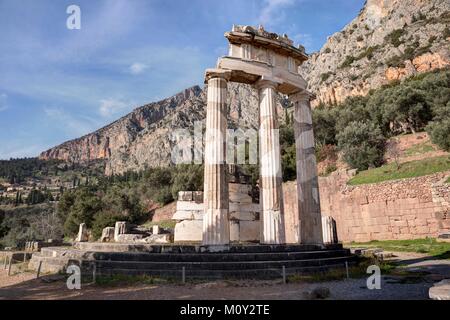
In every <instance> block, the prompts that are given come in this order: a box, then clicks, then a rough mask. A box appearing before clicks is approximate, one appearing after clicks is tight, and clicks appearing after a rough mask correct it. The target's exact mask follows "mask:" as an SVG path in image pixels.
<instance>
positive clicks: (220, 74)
mask: <svg viewBox="0 0 450 320" xmlns="http://www.w3.org/2000/svg"><path fill="white" fill-rule="evenodd" d="M214 78H221V79H224V80H226V81H229V80H230V79H231V71H230V70H225V69H206V71H205V83H208V81H209V80H211V79H214Z"/></svg>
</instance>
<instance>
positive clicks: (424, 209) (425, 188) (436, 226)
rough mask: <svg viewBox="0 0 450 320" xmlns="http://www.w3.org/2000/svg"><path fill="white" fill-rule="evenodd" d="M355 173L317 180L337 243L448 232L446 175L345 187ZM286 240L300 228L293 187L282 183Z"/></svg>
mask: <svg viewBox="0 0 450 320" xmlns="http://www.w3.org/2000/svg"><path fill="white" fill-rule="evenodd" d="M353 175H354V171H353V170H349V171H338V172H334V173H333V174H331V175H330V176H328V177H320V178H319V188H320V203H321V210H322V215H323V216H324V215H326V216H332V217H333V218H334V219H335V220H336V225H337V233H338V238H339V240H340V241H344V242H349V241H370V240H390V239H414V238H425V237H437V236H438V234H439V233H441V232H445V231H449V230H450V184H448V183H445V180H446V179H447V177H448V176H450V171H448V172H444V173H437V174H433V175H429V176H423V177H418V178H410V179H402V180H393V181H386V182H381V183H376V184H366V185H358V186H348V185H347V184H346V182H347V181H348V180H349V179H350V178H351V177H352V176H353ZM283 192H284V197H285V207H286V208H287V209H289V210H286V221H287V224H286V227H287V232H286V233H287V235H288V240H290V241H293V240H294V241H295V239H296V232H297V231H296V230H297V228H298V218H297V217H296V215H295V212H296V210H295V209H296V202H297V199H296V185H295V182H288V183H285V184H284V185H283Z"/></svg>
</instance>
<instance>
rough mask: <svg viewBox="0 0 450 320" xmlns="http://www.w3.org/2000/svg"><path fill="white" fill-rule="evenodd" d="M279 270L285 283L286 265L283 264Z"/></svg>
mask: <svg viewBox="0 0 450 320" xmlns="http://www.w3.org/2000/svg"><path fill="white" fill-rule="evenodd" d="M281 272H282V274H283V283H284V284H286V267H285V266H283V267H282V269H281Z"/></svg>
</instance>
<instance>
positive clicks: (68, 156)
mask: <svg viewBox="0 0 450 320" xmlns="http://www.w3.org/2000/svg"><path fill="white" fill-rule="evenodd" d="M286 103H287V102H286V100H285V99H284V98H283V97H282V96H279V97H278V102H277V105H278V113H279V116H280V121H283V118H284V112H282V110H283V107H282V106H283V105H285V104H286ZM228 105H229V112H228V122H229V123H228V127H229V128H257V127H258V118H259V115H258V97H257V92H256V91H255V89H253V88H252V87H250V86H248V85H242V84H236V83H230V84H229V94H228ZM205 106H206V87H205V88H204V89H203V90H202V89H201V88H200V87H198V86H195V87H192V88H189V89H186V90H184V91H183V92H180V93H178V94H176V95H175V96H173V97H170V98H168V99H164V100H162V101H159V102H155V103H150V104H147V105H144V106H142V107H139V108H137V109H135V110H134V111H133V112H131V113H129V114H128V115H126V116H124V117H122V118H121V119H119V120H117V121H115V122H113V123H111V124H110V125H108V126H106V127H104V128H101V129H99V130H97V131H95V132H93V133H91V134H88V135H85V136H83V137H81V138H78V139H74V140H71V141H68V142H65V143H63V144H61V145H59V146H56V147H54V148H51V149H49V150H47V151H45V152H42V153H41V155H40V158H41V159H60V160H65V161H69V162H76V163H78V162H86V161H91V160H96V159H105V160H106V172H105V173H106V174H108V175H110V174H118V173H123V172H125V171H127V170H140V169H144V168H145V167H158V166H167V165H169V164H170V162H171V152H172V150H173V147H174V144H175V141H173V140H172V133H174V131H175V130H176V129H188V130H190V131H192V130H193V128H194V123H195V122H196V121H200V122H201V123H202V125H203V128H204V122H205V120H206V112H205V110H206V108H205Z"/></svg>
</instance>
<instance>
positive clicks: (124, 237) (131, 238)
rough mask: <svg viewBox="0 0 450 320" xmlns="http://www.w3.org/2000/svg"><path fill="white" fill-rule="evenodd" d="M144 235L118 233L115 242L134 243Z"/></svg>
mask: <svg viewBox="0 0 450 320" xmlns="http://www.w3.org/2000/svg"><path fill="white" fill-rule="evenodd" d="M144 237H145V235H143V234H119V235H118V236H117V240H116V242H122V243H134V242H139V240H141V239H143V238H144Z"/></svg>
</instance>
